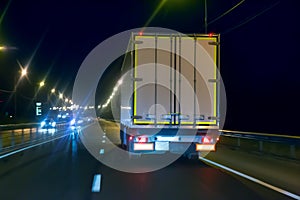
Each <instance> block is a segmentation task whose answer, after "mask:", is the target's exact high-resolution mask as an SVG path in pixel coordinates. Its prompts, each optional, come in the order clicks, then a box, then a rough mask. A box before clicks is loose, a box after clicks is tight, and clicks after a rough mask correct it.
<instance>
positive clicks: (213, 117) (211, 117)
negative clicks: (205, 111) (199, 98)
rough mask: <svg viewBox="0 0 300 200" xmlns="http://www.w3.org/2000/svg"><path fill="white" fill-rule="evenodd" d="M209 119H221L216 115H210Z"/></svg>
mask: <svg viewBox="0 0 300 200" xmlns="http://www.w3.org/2000/svg"><path fill="white" fill-rule="evenodd" d="M208 119H209V120H220V118H219V117H215V116H209V117H208Z"/></svg>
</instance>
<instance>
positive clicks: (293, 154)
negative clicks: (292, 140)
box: [290, 144, 296, 158]
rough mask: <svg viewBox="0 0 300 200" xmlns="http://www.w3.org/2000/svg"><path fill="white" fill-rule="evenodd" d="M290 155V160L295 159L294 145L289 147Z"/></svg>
mask: <svg viewBox="0 0 300 200" xmlns="http://www.w3.org/2000/svg"><path fill="white" fill-rule="evenodd" d="M290 153H291V154H290V155H291V158H296V148H295V145H294V144H291V145H290Z"/></svg>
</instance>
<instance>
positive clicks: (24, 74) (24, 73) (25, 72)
mask: <svg viewBox="0 0 300 200" xmlns="http://www.w3.org/2000/svg"><path fill="white" fill-rule="evenodd" d="M26 75H27V69H26V68H24V69H22V71H21V77H23V76H26Z"/></svg>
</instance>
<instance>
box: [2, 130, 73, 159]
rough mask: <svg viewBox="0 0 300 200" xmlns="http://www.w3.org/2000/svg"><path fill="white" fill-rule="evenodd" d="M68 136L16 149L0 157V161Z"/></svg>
mask: <svg viewBox="0 0 300 200" xmlns="http://www.w3.org/2000/svg"><path fill="white" fill-rule="evenodd" d="M68 135H69V134H66V135H63V136H60V137H57V138H54V139H51V140H47V141H45V142H41V143H38V144H34V145H31V146H28V147H24V148H21V149H18V150H16V151H12V152H10V153H7V154H4V155H2V156H0V159H2V158H5V157H8V156H10V155H13V154H16V153H19V152H21V151H25V150H27V149H31V148H33V147H36V146H39V145H42V144H45V143H48V142H51V141H54V140H58V139H60V138H63V137H66V136H68Z"/></svg>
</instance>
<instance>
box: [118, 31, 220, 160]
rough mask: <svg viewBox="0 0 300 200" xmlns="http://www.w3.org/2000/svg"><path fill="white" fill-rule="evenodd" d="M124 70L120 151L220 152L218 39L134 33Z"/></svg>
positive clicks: (213, 37)
mask: <svg viewBox="0 0 300 200" xmlns="http://www.w3.org/2000/svg"><path fill="white" fill-rule="evenodd" d="M124 57H125V58H124V61H123V66H122V72H123V74H124V75H123V76H122V80H121V82H122V84H121V90H120V91H121V97H120V105H121V108H120V109H121V110H120V139H121V145H122V147H123V148H125V149H126V150H127V151H129V152H130V153H136V154H163V153H166V152H170V153H177V154H183V155H187V156H189V157H190V156H192V155H198V154H200V153H202V152H209V151H216V143H217V141H218V139H219V125H220V75H219V67H220V35H219V34H188V35H186V34H181V33H167V34H166V33H145V32H144V33H141V32H140V33H132V35H131V38H130V42H129V44H128V50H127V52H126V54H125V56H124Z"/></svg>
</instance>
